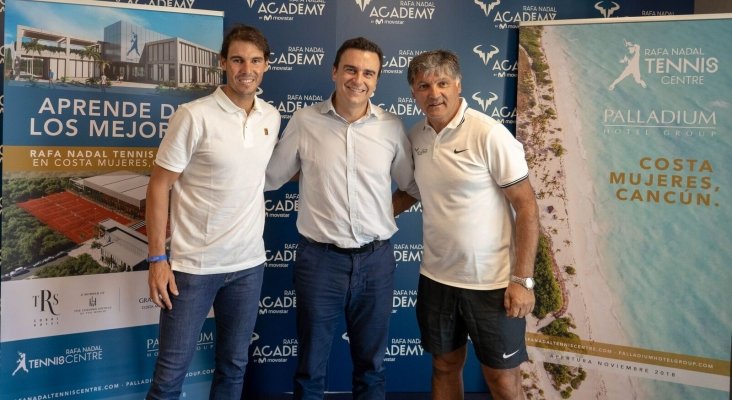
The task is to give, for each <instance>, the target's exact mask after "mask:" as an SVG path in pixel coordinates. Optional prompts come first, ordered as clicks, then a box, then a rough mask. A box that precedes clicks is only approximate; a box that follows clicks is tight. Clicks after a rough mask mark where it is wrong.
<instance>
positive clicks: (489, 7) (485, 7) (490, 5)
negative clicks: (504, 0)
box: [473, 0, 501, 17]
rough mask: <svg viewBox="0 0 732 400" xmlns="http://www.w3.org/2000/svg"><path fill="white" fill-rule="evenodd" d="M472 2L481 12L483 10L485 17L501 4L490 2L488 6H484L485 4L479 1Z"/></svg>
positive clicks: (497, 0) (498, 1) (496, 0)
mask: <svg viewBox="0 0 732 400" xmlns="http://www.w3.org/2000/svg"><path fill="white" fill-rule="evenodd" d="M473 2H474V3H475V4H477V5H478V6H479V7H480V9H481V10H483V12H484V13H485V16H486V17H488V16H490V15H491V11H492V10H493V8H495V7H496V6H498V5H500V4H501V0H495V1H492V2H490V4H486V3H485V2H483V1H480V0H473Z"/></svg>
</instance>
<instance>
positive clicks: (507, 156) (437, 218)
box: [409, 99, 529, 290]
mask: <svg viewBox="0 0 732 400" xmlns="http://www.w3.org/2000/svg"><path fill="white" fill-rule="evenodd" d="M409 138H410V140H411V142H412V154H413V156H414V169H415V171H414V177H415V180H416V181H417V185H418V186H419V192H420V194H421V196H422V212H423V230H424V254H423V258H422V265H421V267H420V273H421V274H423V275H425V276H426V277H428V278H430V279H432V280H435V281H437V282H440V283H443V284H446V285H450V286H455V287H460V288H466V289H478V290H492V289H498V288H503V287H506V286H508V282H509V277H510V273H511V264H512V263H513V262H515V260H514V259H515V257H514V245H513V228H514V215H513V210H512V209H511V206H510V204H509V202H508V200H507V199H506V197H505V195H504V194H503V192H502V190H501V189H502V188H505V187H508V186H511V185H513V184H515V183H517V182H519V181H521V180H523V179H525V178H527V177H528V172H529V170H528V166H527V164H526V160H525V159H524V151H523V146H522V145H521V143H519V142H518V141H517V140H516V139H515V138H514V137H513V135H512V134H511V132H509V131H508V130H507V129H506V128H505V127H504V126H503V125H501V124H500V123H498V122H497V121H495V120H493V119H492V118H490V117H488V116H487V115H485V114H482V113H480V112H478V111H475V110H473V109H471V108H468V105H467V102H466V101H465V99H461V107H460V110H459V111H458V113H457V115H456V116H455V118H453V120H452V121H450V123H449V124H448V125H447V126H446V127H445V128H444V129H443V130H442V132H440V133H439V134H438V133H437V132H435V131H434V129H432V128H431V127H430V126H429V125H428V124H427V121H426V120H425V121H422V122H419V123H417V124H416V125H415V126H414V127H413V128H412V129H411V131H410V134H409Z"/></svg>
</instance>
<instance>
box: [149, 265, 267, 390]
mask: <svg viewBox="0 0 732 400" xmlns="http://www.w3.org/2000/svg"><path fill="white" fill-rule="evenodd" d="M174 273H175V282H176V284H177V285H178V290H179V292H180V295H178V296H177V297H176V296H172V295H171V296H170V299H171V302H172V304H173V309H172V310H165V309H162V310H161V311H160V340H159V344H160V345H159V349H158V359H157V363H156V364H155V374H154V376H153V383H152V386H151V387H150V391H149V392H148V393H147V397H146V398H147V399H148V400H151V399H155V400H157V399H177V398H179V397H180V394H181V389H182V386H183V379H184V378H185V375H186V372H188V367H189V366H190V364H191V360H192V359H193V354H194V353H195V350H196V343H197V342H198V339H199V336H200V333H201V328H202V327H203V323H204V322H205V320H206V317H207V315H208V312H209V310H210V309H211V306H212V305H213V309H214V313H215V321H216V342H215V347H216V369H215V371H214V376H213V382H212V383H211V392H210V394H209V398H210V399H226V400H228V399H239V398H240V397H241V393H242V387H243V385H244V370H245V369H246V366H247V361H248V353H249V343H250V342H251V338H252V331H253V330H254V323H255V322H256V320H257V312H258V309H259V295H260V292H261V289H262V278H263V276H264V265H259V266H256V267H254V268H249V269H245V270H242V271H237V272H232V273H228V274H213V275H192V274H186V273H182V272H174Z"/></svg>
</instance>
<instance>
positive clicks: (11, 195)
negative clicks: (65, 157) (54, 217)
mask: <svg viewBox="0 0 732 400" xmlns="http://www.w3.org/2000/svg"><path fill="white" fill-rule="evenodd" d="M68 187H69V183H68V180H67V179H61V178H38V179H3V186H2V188H3V204H15V203H22V202H24V201H28V200H31V199H36V198H38V197H41V196H47V195H49V194H53V193H58V192H63V191H64V190H66V188H68ZM3 247H4V246H3Z"/></svg>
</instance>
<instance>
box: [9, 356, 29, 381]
mask: <svg viewBox="0 0 732 400" xmlns="http://www.w3.org/2000/svg"><path fill="white" fill-rule="evenodd" d="M15 363H16V364H18V366H17V367H16V368H15V371H13V375H12V376H15V374H16V373H18V371H20V370H23V371H25V373H26V374H27V373H28V366H26V365H25V353H23V352H20V351H19V352H18V360H17V361H15Z"/></svg>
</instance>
